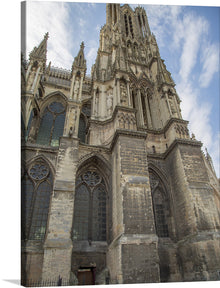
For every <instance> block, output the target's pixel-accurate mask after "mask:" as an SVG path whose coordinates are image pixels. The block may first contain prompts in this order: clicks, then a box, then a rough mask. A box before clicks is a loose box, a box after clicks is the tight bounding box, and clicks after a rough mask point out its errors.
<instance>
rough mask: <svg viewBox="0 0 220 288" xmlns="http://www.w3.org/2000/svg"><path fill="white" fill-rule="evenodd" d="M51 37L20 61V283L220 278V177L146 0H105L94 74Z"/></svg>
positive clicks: (80, 55) (81, 58) (82, 57)
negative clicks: (51, 55) (55, 47)
mask: <svg viewBox="0 0 220 288" xmlns="http://www.w3.org/2000/svg"><path fill="white" fill-rule="evenodd" d="M47 41H48V34H46V35H45V37H44V39H43V41H42V42H41V43H40V45H39V46H38V47H35V48H34V49H33V51H32V52H31V53H30V57H29V61H24V60H23V59H22V65H21V106H22V109H21V110H22V164H23V165H22V173H21V174H22V281H23V284H24V285H31V283H35V284H36V283H37V282H39V281H40V283H46V282H48V281H57V280H58V279H61V278H62V279H63V281H64V280H65V281H66V282H65V283H67V284H69V285H70V284H74V285H77V284H80V285H83V284H114V283H146V282H172V281H193V280H196V281H199V280H218V279H220V248H219V247H220V242H219V239H220V233H219V229H220V220H219V219H220V192H219V182H218V179H217V177H216V174H215V171H214V169H213V165H212V160H211V157H210V156H209V154H208V153H207V154H206V155H205V154H204V153H203V152H202V151H201V146H202V143H201V142H199V141H197V140H196V139H195V136H194V135H192V136H190V135H189V131H188V128H187V126H188V122H187V121H185V120H183V119H182V116H181V109H180V99H179V96H178V94H177V92H176V90H175V83H174V81H173V79H172V77H171V74H170V73H169V71H167V69H166V66H165V64H164V60H162V59H161V57H160V53H159V49H158V46H157V42H156V39H155V36H154V35H153V34H152V33H151V31H150V28H149V24H148V20H147V16H146V12H145V10H144V9H143V8H141V7H137V8H136V9H135V10H132V9H131V8H130V6H129V5H127V4H125V5H123V6H120V4H106V24H105V25H104V26H103V27H102V28H101V31H100V43H99V49H98V52H97V57H96V61H95V64H94V65H93V67H92V73H91V77H88V76H87V75H86V68H87V67H86V59H85V55H84V43H83V42H82V43H81V46H80V50H79V53H78V55H77V56H76V57H75V59H74V61H73V64H72V69H71V71H69V70H65V69H58V68H55V67H53V66H51V63H49V65H47V64H46V55H47ZM59 277H60V278H59ZM48 283H49V282H48ZM51 283H52V282H51ZM54 283H56V282H54Z"/></svg>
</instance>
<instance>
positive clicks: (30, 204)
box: [21, 161, 52, 241]
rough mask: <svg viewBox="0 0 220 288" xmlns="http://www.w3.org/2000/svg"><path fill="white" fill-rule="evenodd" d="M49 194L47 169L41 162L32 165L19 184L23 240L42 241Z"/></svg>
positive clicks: (49, 177)
mask: <svg viewBox="0 0 220 288" xmlns="http://www.w3.org/2000/svg"><path fill="white" fill-rule="evenodd" d="M51 192H52V175H51V173H50V170H49V167H48V166H47V165H46V164H45V163H44V162H42V161H37V162H35V163H33V164H32V165H31V166H30V167H29V169H28V171H27V173H26V174H25V175H24V177H23V179H22V183H21V208H22V209H21V214H22V239H23V240H38V241H43V240H44V238H45V233H46V227H47V217H48V212H49V204H50V196H51Z"/></svg>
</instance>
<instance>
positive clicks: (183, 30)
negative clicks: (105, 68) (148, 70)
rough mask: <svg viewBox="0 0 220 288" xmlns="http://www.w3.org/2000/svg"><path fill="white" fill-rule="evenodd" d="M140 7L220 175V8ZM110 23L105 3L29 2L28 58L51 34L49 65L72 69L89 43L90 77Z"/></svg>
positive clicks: (192, 123) (189, 117)
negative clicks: (103, 32)
mask: <svg viewBox="0 0 220 288" xmlns="http://www.w3.org/2000/svg"><path fill="white" fill-rule="evenodd" d="M191 2H192V1H191ZM206 2H207V1H206ZM210 3H211V2H210ZM130 5H131V7H132V8H135V7H136V6H137V5H134V4H130ZM140 5H141V6H143V7H144V8H145V9H146V12H147V16H148V20H149V25H150V28H151V32H153V33H154V35H155V36H156V39H157V43H158V46H159V50H160V55H161V58H163V59H164V60H165V64H166V66H167V69H168V70H169V71H170V72H171V74H172V77H173V79H174V81H175V83H176V89H177V93H178V95H179V97H180V99H181V100H182V103H181V109H182V115H183V118H184V119H185V120H189V121H190V125H189V128H190V132H191V133H194V134H195V136H196V139H198V140H200V141H202V143H203V149H204V147H207V148H208V151H209V153H210V155H211V156H212V158H213V162H214V166H215V169H216V172H217V174H218V175H219V135H220V134H219V42H220V39H219V34H220V31H219V29H220V28H219V26H220V25H219V24H220V19H219V17H220V14H219V13H220V9H219V7H207V6H206V7H204V6H192V5H191V6H180V5H178V6H173V5H169V6H168V5H146V4H140ZM204 5H205V4H204ZM209 5H211V4H209ZM105 21H106V4H105V3H96V4H94V3H71V2H44V1H43V2H40V1H39V2H38V1H37V2H27V22H26V23H27V51H26V52H27V55H28V54H29V53H30V51H31V50H32V49H33V47H34V46H36V45H38V44H39V43H40V41H41V40H42V39H43V36H44V34H45V33H46V32H49V40H48V57H47V59H48V63H49V61H51V62H52V65H53V66H56V67H60V68H65V69H68V70H70V69H71V65H72V62H73V59H74V57H75V56H76V55H77V53H78V51H79V47H80V43H81V42H82V41H84V43H85V56H86V60H87V74H90V71H91V66H92V64H94V62H95V58H96V53H97V50H98V47H99V31H100V28H101V27H102V26H103V25H104V24H105Z"/></svg>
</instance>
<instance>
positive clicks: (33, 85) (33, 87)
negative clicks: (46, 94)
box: [31, 67, 41, 92]
mask: <svg viewBox="0 0 220 288" xmlns="http://www.w3.org/2000/svg"><path fill="white" fill-rule="evenodd" d="M40 68H41V67H38V68H37V72H36V75H35V78H34V82H33V84H32V87H31V90H32V91H33V92H34V90H35V87H36V83H37V79H38V75H39V72H40Z"/></svg>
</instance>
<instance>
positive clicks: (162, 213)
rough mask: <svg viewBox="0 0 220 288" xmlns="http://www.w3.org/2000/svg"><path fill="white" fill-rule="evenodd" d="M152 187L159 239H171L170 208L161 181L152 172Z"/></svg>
mask: <svg viewBox="0 0 220 288" xmlns="http://www.w3.org/2000/svg"><path fill="white" fill-rule="evenodd" d="M149 175H150V187H151V193H152V198H153V208H154V219H155V226H156V233H157V235H158V237H169V231H168V222H167V214H168V208H167V205H166V198H165V193H164V189H163V186H162V184H161V180H160V179H159V177H158V176H157V175H156V174H154V173H152V172H150V173H149Z"/></svg>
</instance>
